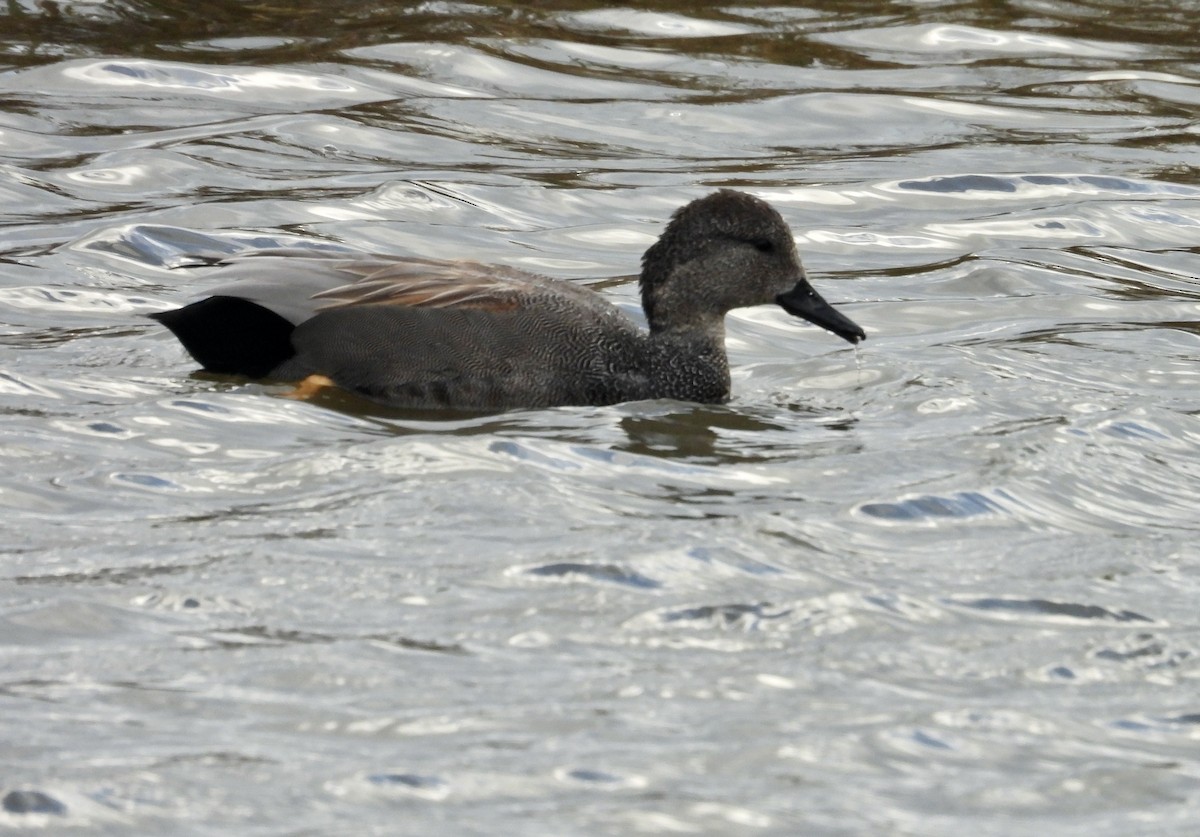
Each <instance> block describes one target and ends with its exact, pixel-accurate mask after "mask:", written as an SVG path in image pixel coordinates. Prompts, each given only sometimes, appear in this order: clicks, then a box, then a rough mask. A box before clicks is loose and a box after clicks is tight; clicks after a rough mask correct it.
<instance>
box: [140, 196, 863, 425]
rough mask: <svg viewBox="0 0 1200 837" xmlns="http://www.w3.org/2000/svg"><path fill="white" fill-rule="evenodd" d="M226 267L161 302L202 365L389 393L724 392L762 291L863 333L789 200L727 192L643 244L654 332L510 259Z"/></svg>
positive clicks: (700, 397)
mask: <svg viewBox="0 0 1200 837" xmlns="http://www.w3.org/2000/svg"><path fill="white" fill-rule="evenodd" d="M219 264H220V265H222V266H221V267H219V268H218V271H219V272H218V275H219V276H221V277H223V278H226V279H228V280H229V283H227V284H224V285H221V286H220V287H217V288H214V289H212V290H211V291H209V292H208V295H207V296H206V298H204V299H202V300H200V301H198V302H194V303H192V304H191V305H188V306H186V307H184V308H178V309H175V310H172V311H162V312H158V313H154V314H151V315H150V316H151V317H153V318H154V319H156V320H158V321H159V322H161V323H162V324H163V325H165V326H166V327H167V328H169V329H171V331H172V332H174V333H175V336H176V337H178V338H179V340H180V342H182V343H183V346H184V348H185V349H187V351H188V352H189V353H190V354H191V356H192V357H193V358H195V359H196V361H197V362H199V363H200V365H201V366H203V367H204V369H206V370H207V371H209V372H218V373H225V374H234V375H244V376H247V377H251V378H267V379H274V380H279V381H301V382H302V383H301V386H300V388H299V389H298V390H297V393H311V392H312V391H314V390H316V389H319V388H320V387H321V386H326V385H334V386H337V387H340V388H341V389H344V390H348V391H350V392H354V393H357V394H359V395H362V396H365V397H367V398H369V399H372V400H374V401H378V402H381V403H383V404H387V405H391V406H396V407H414V408H461V409H483V410H489V409H504V408H510V407H549V406H555V405H570V404H575V405H582V404H595V405H601V404H615V403H617V402H620V401H635V400H640V399H647V398H674V399H679V400H682V401H698V402H706V403H719V402H723V401H725V400H727V399H728V398H729V383H730V381H729V361H728V359H727V358H726V356H725V314H726V313H728V312H729V311H730V310H732V309H734V308H744V307H747V306H751V305H766V304H770V303H775V304H778V305H780V306H782V307H783V309H784V310H785V311H787V312H788V313H790V314H793V315H795V316H797V317H802V318H803V319H805V320H808V321H809V322H811V323H814V324H816V325H818V326H821V327H822V328H825V329H828V330H829V331H831V332H833V333H834V334H836V335H837V336H839V337H841V338H843V339H845V340H848V341H850V342H851V343H857V342H858V341H859V340H863V339H865V338H866V334H865V333H864V332H863V330H862V329H861V328H859V327H858V326H857V325H856V324H855V323H854V322H852V321H851V320H850V319H848V318H847V317H845V316H843V315H842V314H840V313H838V312H837V311H835V310H834V309H833V308H832V307H831V306H830V305H829V303H827V302H826V301H825V300H824V299H822V298H821V297H820V295H818V294H817V292H816V291H815V290H813V288H812V286H810V285H809V284H808V280H807V279H806V278H805V275H804V268H802V267H801V266H800V260H799V258H798V256H797V255H796V246H795V242H793V240H792V234H791V231H790V230H789V229H788V227H787V224H786V223H785V222H784V220H783V218H782V217H780V215H779V213H778V212H776V211H775V210H774V209H773V208H772V207H771V206H770V205H769V204H767V203H765V202H764V201H761V200H759V199H758V198H755V197H752V196H750V195H747V194H744V193H742V192H735V191H731V190H728V189H722V190H721V191H719V192H715V193H713V194H711V195H708V196H706V197H703V198H699V199H697V200H694V201H692V202H691V203H689V204H687V205H686V206H684V207H682V208H681V209H679V210H677V211H676V212H675V214H674V215H673V216H672V217H671V221H670V223H669V224H668V225H667V228H666V230H665V231H664V232H663V234H662V236H661V237H660V238H659V239H658V241H657V242H655V243H654V244H653V245H651V247H650V249H649V250H647V251H646V254H645V256H643V257H642V275H641V279H640V286H641V292H642V307H643V308H644V309H645V312H646V319H647V321H648V323H649V327H650V328H649V331H648V332H647V331H643V330H642V329H640V328H639V327H638V326H637V324H636V323H634V321H633V320H631V319H630V318H629V317H627V316H626V315H625V314H624V313H622V312H621V311H620V310H619V309H618V308H616V307H615V306H613V305H612V304H611V303H609V301H608V300H606V299H605V298H604V297H603V296H601V295H600V294H598V293H596V292H595V291H592V290H589V289H587V288H585V287H581V286H579V285H578V284H574V283H572V282H567V281H563V280H556V279H550V278H547V277H544V276H538V275H536V274H533V273H526V272H525V271H523V270H517V269H515V268H511V267H498V266H492V265H482V264H477V263H474V262H461V261H437V260H433V259H417V258H400V257H396V256H378V255H365V254H364V255H359V254H354V253H331V252H328V251H324V252H323V251H312V250H296V249H290V250H261V251H257V252H249V253H244V254H238V255H234V256H232V257H230V258H227V259H225V260H223V261H221V262H219Z"/></svg>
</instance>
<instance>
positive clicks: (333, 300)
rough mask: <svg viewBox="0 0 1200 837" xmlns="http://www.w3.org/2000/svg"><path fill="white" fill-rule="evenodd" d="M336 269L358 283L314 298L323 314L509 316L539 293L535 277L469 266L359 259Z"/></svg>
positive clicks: (351, 283)
mask: <svg viewBox="0 0 1200 837" xmlns="http://www.w3.org/2000/svg"><path fill="white" fill-rule="evenodd" d="M338 269H339V270H340V271H341V272H343V273H349V274H352V275H356V276H358V278H357V279H354V280H352V281H350V282H348V283H346V284H344V285H339V286H338V287H336V288H330V289H329V290H325V291H321V292H320V293H317V294H314V295H313V299H314V300H317V301H326V302H327V304H325V305H323V306H322V309H324V310H327V309H332V308H346V307H351V306H359V305H399V306H403V307H408V308H472V309H476V310H483V311H495V312H501V311H512V310H514V309H516V308H519V307H520V306H521V304H522V299H523V298H527V297H528V295H529V294H530V293H532V292H533V291H535V290H537V289H539V285H538V284H537V278H538V277H535V276H532V275H531V274H527V273H524V272H522V271H519V270H515V269H512V268H503V267H496V266H491V265H481V264H477V263H475V262H443V261H434V260H425V259H404V260H396V261H387V262H381V261H377V260H363V261H357V262H345V263H342V264H339V265H338Z"/></svg>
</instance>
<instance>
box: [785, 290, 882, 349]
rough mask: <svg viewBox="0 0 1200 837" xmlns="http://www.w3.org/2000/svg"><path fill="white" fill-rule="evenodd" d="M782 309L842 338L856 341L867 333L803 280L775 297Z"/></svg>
mask: <svg viewBox="0 0 1200 837" xmlns="http://www.w3.org/2000/svg"><path fill="white" fill-rule="evenodd" d="M775 301H776V302H778V303H779V305H780V307H782V308H783V310H784V311H787V312H788V313H789V314H791V315H793V316H795V317H801V318H803V319H805V320H808V321H809V322H810V323H812V324H813V325H819V326H820V327H821V328H823V329H825V330H827V331H832V332H833V333H834V334H836V335H837V336H838V337H840V338H842V339H843V340H848V341H850V342H851V343H857V342H858V341H859V340H866V339H867V333H866V332H865V331H863V330H862V328H861V327H860V326H859V325H858V324H857V323H855V322H854V321H853V320H851V319H850V318H849V317H847V316H845V315H843V314H839V313H838V311H837V309H835V308H834V307H833V306H832V305H830V304H829V303H828V302H826V301H825V300H823V299H822V298H821V295H820V294H818V293H817V292H816V291H814V290H813V289H812V286H811V285H809V284H808V282H805V281H803V280H801V281H799V282H797V283H796V287H794V288H792V289H791V290H790V291H788V292H787V293H782V294H780V295H779V296H777V297H775Z"/></svg>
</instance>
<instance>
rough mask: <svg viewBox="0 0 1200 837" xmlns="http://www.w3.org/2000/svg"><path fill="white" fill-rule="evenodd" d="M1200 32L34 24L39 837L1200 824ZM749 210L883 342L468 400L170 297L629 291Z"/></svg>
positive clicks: (734, 12)
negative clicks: (552, 288)
mask: <svg viewBox="0 0 1200 837" xmlns="http://www.w3.org/2000/svg"><path fill="white" fill-rule="evenodd" d="M1198 13H1200V7H1198V6H1197V5H1196V4H1195V3H1191V2H1177V3H1160V4H1153V3H1151V4H1128V3H1116V2H1103V3H1101V2H1019V3H992V2H983V0H976V2H958V3H955V2H940V3H939V2H927V3H916V2H913V3H854V4H847V3H832V2H827V3H812V4H808V5H788V6H765V5H763V6H760V5H741V6H727V7H720V8H717V7H699V6H693V5H691V4H682V3H679V4H670V3H661V4H657V5H654V6H646V7H644V8H637V9H634V8H610V7H602V6H599V5H598V4H597V5H591V4H584V3H576V4H571V3H537V4H503V3H493V4H489V5H473V4H466V3H424V4H419V5H400V4H368V3H358V2H325V3H320V4H318V3H296V2H292V3H287V4H278V5H268V4H261V5H260V4H255V3H233V2H223V3H194V2H190V0H189V2H188V3H182V2H180V3H162V2H158V3H151V2H143V3H135V2H124V3H117V2H110V3H103V4H96V3H82V2H80V3H60V4H57V5H46V4H37V3H34V2H32V0H15V2H13V3H10V4H8V6H7V11H6V12H5V13H4V14H3V15H0V48H2V50H0V55H2V56H3V59H2V60H3V62H4V69H3V72H2V73H0V103H2V107H0V196H2V200H0V223H2V224H3V235H2V237H0V411H2V412H3V415H4V420H3V422H2V423H0V511H2V514H3V532H4V533H5V537H4V538H3V543H2V545H0V577H2V581H0V597H2V598H0V608H2V610H0V743H2V746H0V765H2V770H0V795H3V798H2V804H0V827H3V828H9V829H14V830H29V831H34V830H38V829H44V830H45V831H47V832H48V833H62V832H66V831H69V830H74V831H79V832H86V831H94V832H98V833H172V834H221V835H225V834H231V833H232V834H331V833H344V834H398V833H404V834H547V835H563V834H620V835H625V834H635V833H665V834H673V833H700V834H820V835H851V834H854V835H857V834H907V835H961V834H963V833H972V834H978V835H1010V834H1016V833H1044V834H1056V835H1085V834H1086V835H1129V834H1139V835H1144V834H1155V835H1158V834H1191V833H1194V832H1195V830H1196V828H1197V827H1198V826H1200V755H1198V754H1200V748H1198V747H1197V741H1198V739H1200V697H1198V689H1197V682H1198V678H1200V663H1198V658H1197V651H1198V648H1200V639H1198V637H1200V633H1198V630H1197V628H1198V627H1200V619H1198V618H1197V615H1196V614H1197V605H1196V603H1197V601H1200V576H1198V574H1197V570H1198V569H1200V548H1198V547H1197V545H1196V533H1197V530H1198V529H1200V513H1198V510H1197V494H1198V490H1200V455H1198V452H1197V451H1198V447H1197V445H1198V442H1200V420H1198V418H1197V411H1198V410H1200V396H1198V395H1197V392H1198V390H1197V383H1198V381H1200V360H1198V357H1200V251H1198V249H1197V248H1198V247H1200V176H1198V174H1200V170H1198V168H1197V166H1198V165H1200V164H1198V160H1200V158H1198V156H1197V150H1198V147H1197V146H1198V143H1200V128H1198V124H1200V123H1198V121H1197V118H1198V114H1200V44H1198V42H1197V38H1196V35H1195V20H1196V17H1197V14H1198ZM717 186H735V187H739V188H743V189H746V190H749V191H751V192H753V193H755V194H758V195H760V196H762V197H764V198H766V199H768V200H770V201H771V202H772V203H774V204H775V205H776V206H777V207H778V208H779V209H780V210H781V212H782V213H783V214H784V216H785V217H786V218H787V220H788V222H789V223H790V224H792V225H793V229H794V230H795V231H796V233H797V240H798V244H799V246H800V248H801V252H802V253H803V255H804V258H805V262H806V265H807V267H808V269H809V272H810V274H811V275H812V277H813V279H814V282H815V283H816V284H817V286H818V287H819V288H820V290H821V291H822V292H823V293H824V294H825V295H826V296H827V297H828V298H829V299H831V300H833V301H836V302H839V303H844V307H843V310H844V311H846V312H847V313H848V314H849V315H851V316H852V317H854V319H856V320H857V321H858V322H860V323H861V324H862V325H863V326H865V327H866V328H867V330H868V332H869V334H870V339H869V340H868V341H867V342H866V343H865V344H864V346H863V347H862V348H861V349H860V350H859V351H858V352H857V354H856V353H855V351H854V350H852V349H850V348H847V347H846V346H845V344H843V343H841V342H840V341H838V340H837V339H836V338H833V337H831V336H830V335H828V334H824V333H821V332H819V331H817V330H816V329H813V328H811V327H805V326H802V325H800V324H798V323H797V322H796V321H794V320H791V319H790V318H788V317H787V316H786V315H785V314H783V313H782V312H781V311H778V310H766V309H761V310H751V311H746V312H739V313H737V314H735V315H734V316H732V317H731V318H730V322H729V332H730V337H729V346H730V354H731V359H732V362H733V364H734V366H735V370H736V371H735V377H734V390H735V392H734V398H733V400H732V402H731V403H730V404H728V405H727V406H722V407H700V406H694V405H688V404H680V403H671V402H652V403H636V404H625V405H620V406H616V407H611V408H572V409H557V410H541V411H516V412H510V413H506V414H502V415H497V416H482V417H480V416H475V417H470V416H458V417H453V418H449V419H445V418H442V419H439V418H436V417H430V416H427V415H419V414H413V415H404V414H400V415H370V414H364V413H362V412H361V411H356V410H355V409H352V408H348V407H346V406H345V405H341V404H338V403H301V402H295V401H291V400H286V399H281V398H279V397H278V396H279V395H280V393H281V392H282V391H283V388H281V387H272V386H263V385H258V384H248V383H244V382H238V381H230V380H223V379H212V378H204V377H198V376H194V375H193V374H192V373H193V368H194V367H193V364H192V363H191V361H190V360H189V359H188V358H187V357H186V356H185V355H184V353H183V352H182V350H181V349H180V348H179V346H178V345H177V344H176V343H175V342H174V341H173V340H172V339H171V338H170V337H169V335H167V334H166V333H165V332H164V331H163V330H162V329H161V328H160V327H158V326H157V325H155V324H154V323H152V322H150V321H147V320H146V319H145V318H144V317H143V316H142V315H144V314H146V313H148V312H151V311H155V310H160V309H163V308H167V307H171V306H174V305H176V304H178V303H180V302H181V301H183V300H185V299H187V298H188V297H189V295H190V294H193V293H197V292H200V291H202V290H203V289H204V288H205V287H206V286H208V283H209V282H210V279H209V278H208V276H207V275H206V273H205V271H204V270H196V269H172V268H173V267H174V266H176V265H178V264H180V263H181V262H182V261H184V260H185V259H184V257H185V256H186V254H187V253H189V252H194V251H196V250H197V249H199V248H208V249H212V248H216V249H219V250H221V249H223V250H229V251H232V250H236V249H239V248H242V247H246V246H262V245H271V244H279V243H293V242H308V243H314V244H327V245H335V244H336V245H345V246H351V247H356V248H366V249H372V250H378V251H382V252H390V253H412V254H418V255H424V256H455V257H459V256H461V257H469V258H476V259H482V260H485V261H493V262H502V263H507V264H512V265H517V266H521V267H524V268H528V269H532V270H535V271H539V272H544V273H549V274H551V275H554V276H560V277H564V278H572V279H584V278H588V277H613V276H627V275H629V274H632V273H634V272H636V270H637V268H638V257H639V255H640V253H641V251H642V250H643V249H644V248H645V246H646V245H647V244H648V243H649V242H650V241H652V240H653V238H654V237H655V236H656V235H657V232H658V231H659V230H660V229H661V227H662V224H663V222H664V220H665V219H666V218H667V216H668V215H669V213H670V212H671V210H672V209H673V208H674V207H676V206H678V205H680V204H681V203H683V202H685V201H687V200H688V199H690V198H692V197H695V196H697V195H700V194H703V193H704V192H706V191H707V190H710V189H712V188H714V187H717ZM605 293H607V294H609V295H610V296H611V297H612V298H613V299H614V300H615V301H616V302H618V304H620V305H621V306H623V307H625V308H626V309H628V310H631V311H632V310H634V309H636V294H635V291H634V287H633V286H632V285H631V284H630V283H629V282H628V281H618V282H613V283H610V284H608V285H607V286H606V289H605Z"/></svg>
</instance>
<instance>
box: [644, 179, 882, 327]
mask: <svg viewBox="0 0 1200 837" xmlns="http://www.w3.org/2000/svg"><path fill="white" fill-rule="evenodd" d="M640 284H641V289H642V307H643V308H644V309H645V311H646V319H647V320H649V322H650V328H651V330H652V331H658V330H663V329H671V328H680V327H684V328H686V327H695V326H697V325H702V324H704V323H706V322H711V321H713V320H714V318H715V319H717V320H719V319H720V318H723V317H724V316H725V314H726V313H728V312H729V311H731V310H732V309H734V308H744V307H748V306H751V305H766V304H769V303H776V304H778V305H780V306H782V307H783V309H784V310H785V311H787V312H788V313H790V314H793V315H795V316H797V317H803V318H804V319H806V320H808V321H809V322H811V323H814V324H815V325H819V326H821V327H822V328H825V329H828V330H829V331H832V332H833V333H834V334H836V335H838V336H839V337H841V338H843V339H845V340H849V341H850V342H851V343H857V342H858V341H859V340H864V339H866V336H867V335H866V334H865V333H864V332H863V330H862V329H861V328H859V327H858V326H857V325H855V324H854V323H853V322H852V321H851V320H849V319H848V318H846V317H844V316H843V315H841V314H839V313H838V312H837V311H835V310H834V309H833V308H832V307H831V306H830V305H829V304H828V303H827V302H825V300H823V299H821V297H820V296H819V295H818V294H817V292H816V291H814V290H813V289H812V287H811V286H810V285H809V284H808V280H807V278H806V277H805V275H804V268H803V267H801V266H800V257H799V256H798V255H797V253H796V244H795V242H794V241H793V240H792V232H791V230H789V229H788V226H787V224H786V223H785V222H784V220H783V218H782V217H781V216H780V215H779V213H778V212H776V211H775V209H774V208H773V207H771V205H770V204H768V203H766V202H765V201H762V200H759V199H758V198H756V197H754V196H753V195H747V194H745V193H744V192H735V191H733V190H731V189H721V190H720V191H718V192H714V193H712V194H711V195H707V196H705V197H703V198H698V199H696V200H694V201H692V202H691V203H689V204H687V205H686V206H684V207H681V208H680V209H679V210H677V211H676V212H675V214H674V215H672V216H671V222H670V223H669V224H668V225H667V228H666V229H665V230H664V231H663V234H662V235H661V236H660V237H659V239H658V241H656V242H655V243H654V244H653V245H651V247H650V249H649V250H647V251H646V255H645V256H643V257H642V276H641V280H640Z"/></svg>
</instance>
